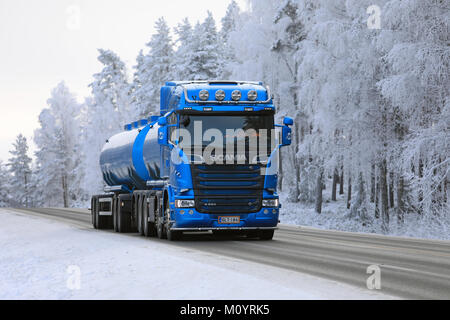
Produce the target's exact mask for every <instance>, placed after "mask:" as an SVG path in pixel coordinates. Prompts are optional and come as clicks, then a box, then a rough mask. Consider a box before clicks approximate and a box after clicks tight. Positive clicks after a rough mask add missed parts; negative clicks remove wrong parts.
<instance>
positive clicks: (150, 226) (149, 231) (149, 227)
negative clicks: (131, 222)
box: [142, 197, 156, 238]
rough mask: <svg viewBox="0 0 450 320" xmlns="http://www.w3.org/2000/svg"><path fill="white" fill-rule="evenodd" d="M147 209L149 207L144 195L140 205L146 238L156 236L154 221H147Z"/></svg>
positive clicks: (148, 214) (148, 209) (148, 213)
mask: <svg viewBox="0 0 450 320" xmlns="http://www.w3.org/2000/svg"><path fill="white" fill-rule="evenodd" d="M149 211H150V208H149V205H148V203H147V198H146V197H144V199H143V205H142V222H143V230H144V236H145V237H147V238H149V237H156V226H155V224H154V223H152V222H149V221H148V218H149V216H150V212H149Z"/></svg>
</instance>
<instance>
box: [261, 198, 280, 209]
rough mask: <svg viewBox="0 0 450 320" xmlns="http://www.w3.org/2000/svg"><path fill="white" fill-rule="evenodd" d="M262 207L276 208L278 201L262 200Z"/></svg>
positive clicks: (278, 204)
mask: <svg viewBox="0 0 450 320" xmlns="http://www.w3.org/2000/svg"><path fill="white" fill-rule="evenodd" d="M262 205H263V207H271V208H278V207H279V206H280V201H279V200H278V199H270V200H263V202H262Z"/></svg>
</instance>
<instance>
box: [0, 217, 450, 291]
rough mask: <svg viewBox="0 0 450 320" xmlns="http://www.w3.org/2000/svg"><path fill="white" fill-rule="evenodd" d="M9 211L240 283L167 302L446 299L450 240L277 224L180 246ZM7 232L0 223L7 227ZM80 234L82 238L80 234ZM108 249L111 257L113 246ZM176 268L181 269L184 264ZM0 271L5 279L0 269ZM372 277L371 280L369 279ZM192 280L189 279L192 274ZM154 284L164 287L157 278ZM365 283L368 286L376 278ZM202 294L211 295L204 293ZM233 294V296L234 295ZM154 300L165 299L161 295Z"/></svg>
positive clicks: (206, 286) (193, 238)
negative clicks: (262, 235)
mask: <svg viewBox="0 0 450 320" xmlns="http://www.w3.org/2000/svg"><path fill="white" fill-rule="evenodd" d="M15 212H17V213H21V214H19V217H20V218H21V219H29V218H31V217H33V218H35V217H37V216H39V217H47V218H50V219H51V220H53V221H58V222H57V224H55V226H59V227H60V228H63V227H66V228H68V227H69V226H70V227H71V228H72V229H73V230H75V231H79V232H89V236H90V237H93V236H95V237H94V239H92V240H91V241H100V242H99V243H100V244H99V245H100V246H101V245H102V243H103V242H102V241H103V240H105V238H108V239H109V240H110V241H115V242H119V243H122V245H121V246H120V247H119V248H117V249H116V251H117V252H120V250H121V249H124V246H125V244H127V246H126V248H129V250H130V251H132V250H133V246H138V247H145V248H148V249H147V250H150V249H154V250H153V251H152V254H153V252H155V250H157V252H158V255H161V254H164V255H165V258H166V260H167V259H168V260H176V259H186V256H189V259H194V260H195V259H198V258H200V259H202V262H204V263H205V266H204V268H206V269H205V270H210V269H211V266H213V267H214V268H219V269H218V270H216V271H217V272H220V273H221V274H222V276H220V279H224V280H225V281H220V283H221V286H222V284H225V283H226V279H229V280H230V279H239V280H238V281H237V282H235V281H232V282H233V283H234V285H237V284H236V283H242V284H243V285H242V286H238V287H239V290H238V291H233V292H234V293H231V291H227V288H228V287H227V285H225V289H224V290H225V291H226V292H228V295H227V294H223V292H222V294H219V293H218V292H217V291H216V292H215V291H214V289H213V288H214V287H215V286H214V281H217V279H216V278H214V277H213V276H212V275H210V276H211V277H212V278H211V279H209V281H207V280H206V279H203V281H202V282H201V286H202V288H203V290H204V291H203V294H205V293H206V294H207V296H205V295H202V294H199V292H198V291H197V290H194V291H191V296H189V293H188V292H184V291H186V289H183V290H181V291H178V293H177V294H178V295H177V297H174V296H173V295H170V292H169V293H168V294H169V296H168V298H182V299H184V298H188V299H189V298H192V299H198V298H213V299H214V298H215V299H217V298H219V299H220V298H224V299H227V298H233V297H235V298H236V299H261V298H266V299H286V298H292V299H333V298H338V299H340V298H342V299H354V298H357V299H358V298H361V299H376V298H390V296H399V297H404V298H419V299H427V298H435V299H450V243H449V242H445V241H430V240H419V239H405V238H396V237H384V236H377V235H365V234H354V233H344V232H335V231H323V230H315V229H309V228H296V227H286V226H283V227H281V228H280V230H278V231H277V232H276V235H275V238H274V241H271V242H261V241H256V240H246V239H240V238H220V239H215V238H213V237H212V236H209V235H188V236H186V237H185V240H184V241H183V242H176V243H169V242H167V241H160V240H157V239H145V238H140V237H138V236H137V235H134V234H130V235H119V234H114V233H113V232H101V231H94V230H92V227H91V225H90V221H91V220H90V214H89V213H88V212H87V211H83V210H62V209H36V210H27V211H24V210H17V211H15ZM27 216H29V217H27ZM29 220H30V219H29ZM39 220H40V222H41V221H45V220H44V219H39ZM30 221H31V220H30ZM47 221H48V220H47ZM41 223H42V222H41ZM54 223H56V222H54ZM55 226H54V227H55ZM11 227H12V226H4V228H7V230H9V229H10V228H11ZM15 228H17V227H15ZM55 228H56V227H55ZM72 229H71V230H72ZM79 236H80V237H83V236H84V234H80V235H79ZM97 238H98V240H97ZM8 239H9V240H11V239H10V238H8V237H7V236H5V235H2V237H1V238H0V241H1V244H2V248H3V249H2V251H4V250H5V246H4V242H5V241H8ZM58 241H61V239H60V240H58ZM75 241H78V240H77V239H75ZM79 241H81V242H82V240H79ZM128 242H130V243H128ZM131 242H133V243H131ZM110 250H111V252H112V251H113V248H111V249H110ZM136 250H137V249H136ZM161 251H163V252H164V253H161ZM111 252H110V253H109V254H111ZM3 254H4V253H2V256H1V257H0V258H2V260H3V261H2V262H1V263H0V268H2V269H3V268H5V264H6V267H8V265H7V263H5V262H4V261H5V259H4V258H5V257H4V256H3ZM9 254H11V252H9ZM140 259H141V260H142V258H140ZM158 259H159V258H158ZM73 260H74V261H77V258H75V257H73ZM130 261H132V259H130ZM160 261H165V260H164V259H161V260H160ZM153 263H154V262H153ZM165 263H166V262H164V263H162V264H161V265H158V264H155V266H154V267H155V268H161V269H164V265H165ZM177 263H183V265H184V263H185V262H177ZM190 263H192V261H191V262H190ZM196 263H198V262H196ZM188 264H189V263H188ZM208 265H209V266H208ZM374 266H378V267H379V270H380V277H379V280H380V282H379V283H380V284H381V290H368V289H367V279H368V278H369V277H371V274H368V273H367V271H368V268H369V270H372V271H373V270H376V269H377V268H376V267H374ZM84 268H86V267H84ZM137 268H138V267H137ZM202 268H203V267H202ZM169 269H170V268H169ZM0 271H1V274H4V270H0ZM207 273H208V274H209V272H207ZM213 273H214V272H213ZM170 274H171V272H170V270H169V272H168V275H167V276H166V278H167V277H169V276H170ZM375 276H376V272H375V274H373V277H375ZM373 277H372V278H371V279H374V278H373ZM193 278H194V279H195V276H194V275H193ZM258 278H259V279H260V281H258V280H257V279H258ZM322 279H323V280H322ZM325 279H327V280H325ZM252 281H253V282H252ZM161 282H162V283H164V279H163V280H161ZM211 282H212V283H211ZM249 282H250V283H249ZM371 283H372V284H374V283H376V281H374V282H371ZM186 286H189V284H187V285H186ZM210 286H211V287H210ZM183 287H184V286H183ZM0 288H1V287H0ZM244 288H245V289H244ZM250 288H251V289H250ZM208 290H209V291H211V293H208V292H209V291H208ZM169 291H170V290H169ZM138 292H139V291H138ZM163 292H165V291H164V290H163ZM235 292H239V293H238V294H237V296H236V293H235ZM2 294H4V292H2ZM98 296H100V297H102V298H103V297H104V296H103V295H101V294H100V295H97V296H96V295H94V298H95V297H98ZM137 296H138V298H139V297H141V296H140V295H137ZM2 297H3V298H5V296H4V295H0V298H2ZM70 297H72V296H70ZM70 297H69V298H70ZM75 297H77V296H76V295H75ZM131 297H132V298H135V297H136V296H133V295H132V296H131ZM156 297H157V298H164V296H161V295H157V296H156ZM166 297H167V296H166ZM145 298H155V296H145Z"/></svg>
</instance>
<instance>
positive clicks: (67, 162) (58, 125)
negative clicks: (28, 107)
mask: <svg viewBox="0 0 450 320" xmlns="http://www.w3.org/2000/svg"><path fill="white" fill-rule="evenodd" d="M47 104H48V108H47V109H44V110H43V111H42V112H41V114H40V116H39V123H40V128H39V129H37V130H36V131H35V136H34V141H35V143H36V146H37V147H38V150H37V151H36V153H35V154H36V160H37V163H38V169H37V181H38V183H39V185H40V187H39V190H40V192H41V194H42V196H43V205H44V206H50V207H60V206H64V207H65V208H67V207H70V206H74V205H76V204H77V203H78V202H79V201H82V200H83V194H82V193H83V192H82V190H81V188H80V184H79V181H78V177H79V176H80V174H81V170H80V161H81V160H80V156H81V154H82V153H81V146H80V144H79V142H80V127H79V123H78V121H79V115H80V108H81V106H80V104H79V103H78V102H77V100H76V98H75V96H74V95H73V94H72V93H71V92H70V91H69V89H68V88H67V87H66V85H65V84H64V82H61V83H59V84H58V86H57V87H56V88H55V89H53V91H52V95H51V98H50V99H49V100H48V101H47Z"/></svg>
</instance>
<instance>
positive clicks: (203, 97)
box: [199, 90, 209, 101]
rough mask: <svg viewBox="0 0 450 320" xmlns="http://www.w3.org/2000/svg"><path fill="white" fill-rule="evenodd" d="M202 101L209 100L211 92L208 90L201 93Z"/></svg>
mask: <svg viewBox="0 0 450 320" xmlns="http://www.w3.org/2000/svg"><path fill="white" fill-rule="evenodd" d="M199 97H200V100H202V101H207V100H208V99H209V91H208V90H202V91H200V93H199Z"/></svg>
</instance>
